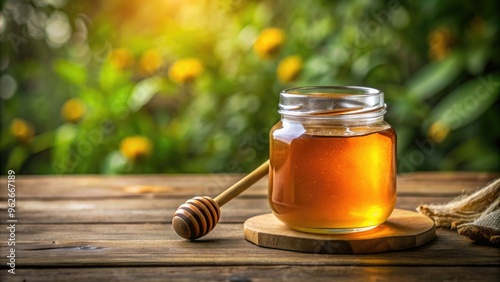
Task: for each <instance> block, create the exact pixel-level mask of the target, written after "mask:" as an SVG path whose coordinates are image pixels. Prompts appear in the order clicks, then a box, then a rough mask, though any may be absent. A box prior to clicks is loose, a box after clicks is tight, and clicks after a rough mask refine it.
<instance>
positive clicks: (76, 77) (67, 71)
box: [53, 59, 87, 86]
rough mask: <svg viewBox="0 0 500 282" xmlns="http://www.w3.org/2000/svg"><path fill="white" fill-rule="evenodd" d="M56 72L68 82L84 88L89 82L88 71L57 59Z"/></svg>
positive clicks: (54, 66)
mask: <svg viewBox="0 0 500 282" xmlns="http://www.w3.org/2000/svg"><path fill="white" fill-rule="evenodd" d="M53 68H54V71H55V72H56V73H57V74H58V75H59V76H61V77H62V78H64V79H66V80H67V81H69V82H71V83H73V84H75V85H80V86H83V85H84V84H85V82H86V81H87V70H86V68H85V67H82V66H80V65H77V64H75V63H73V62H70V61H67V60H63V59H57V60H55V61H54V64H53Z"/></svg>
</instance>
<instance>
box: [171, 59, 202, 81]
mask: <svg viewBox="0 0 500 282" xmlns="http://www.w3.org/2000/svg"><path fill="white" fill-rule="evenodd" d="M202 72H203V65H202V64H201V62H200V60H198V59H194V58H187V59H182V60H178V61H175V62H174V63H173V64H172V66H171V67H170V69H169V70H168V77H169V78H170V79H171V80H172V81H174V82H176V83H179V84H183V83H186V82H190V81H192V80H194V79H195V78H197V77H198V76H200V74H201V73H202Z"/></svg>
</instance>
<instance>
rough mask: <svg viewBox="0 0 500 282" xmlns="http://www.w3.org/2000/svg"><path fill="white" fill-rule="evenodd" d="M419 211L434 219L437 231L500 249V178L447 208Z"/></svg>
mask: <svg viewBox="0 0 500 282" xmlns="http://www.w3.org/2000/svg"><path fill="white" fill-rule="evenodd" d="M417 211H418V212H420V213H422V214H425V215H427V216H428V217H430V218H432V219H433V220H434V222H435V224H436V226H437V227H444V228H451V229H456V230H457V232H458V234H460V235H463V236H467V237H468V238H470V239H472V240H474V241H477V242H480V243H487V244H491V245H495V246H499V245H500V178H499V179H496V180H494V181H492V182H491V183H489V184H488V185H487V186H486V187H484V188H482V189H480V190H478V191H476V192H474V193H473V194H471V195H468V196H461V197H459V198H457V199H455V200H453V201H451V202H449V203H447V204H439V205H436V204H430V205H420V206H418V208H417Z"/></svg>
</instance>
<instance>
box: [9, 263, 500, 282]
mask: <svg viewBox="0 0 500 282" xmlns="http://www.w3.org/2000/svg"><path fill="white" fill-rule="evenodd" d="M6 272H7V271H6V270H2V272H1V274H0V279H1V280H2V281H33V282H37V281H42V282H45V281H63V282H66V281H72V282H80V281H85V282H87V281H151V282H153V281H161V282H163V281H234V282H245V281H273V282H274V281H319V280H321V281H332V280H333V279H334V280H335V281H419V282H420V281H469V282H476V281H477V282H487V281H498V277H500V268H498V267H458V266H450V267H433V266H423V267H380V266H377V267H371V266H367V267H344V266H310V267H308V266H287V265H284V266H218V267H215V266H206V267H200V266H198V267H192V266H191V267H113V268H85V269H81V268H51V269H33V268H31V269H25V268H23V269H18V270H17V272H16V275H15V276H14V275H10V276H8V275H7V274H6ZM7 278H9V280H7Z"/></svg>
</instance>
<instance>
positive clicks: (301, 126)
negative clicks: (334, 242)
mask: <svg viewBox="0 0 500 282" xmlns="http://www.w3.org/2000/svg"><path fill="white" fill-rule="evenodd" d="M278 112H279V113H280V114H281V121H280V122H278V123H277V124H276V125H275V126H274V127H273V128H272V129H271V133H270V171H269V203H270V206H271V209H272V211H273V213H274V214H275V216H276V217H277V218H278V219H279V220H280V221H282V222H283V223H285V224H286V225H287V226H289V227H290V228H292V229H295V230H299V231H304V232H311V233H350V232H358V231H365V230H369V229H372V228H375V227H376V226H378V225H380V224H382V223H383V222H385V221H386V220H387V218H389V216H390V214H391V213H392V211H393V209H394V205H395V203H396V134H395V132H394V130H393V129H392V128H391V126H390V125H389V124H388V123H386V122H385V121H384V114H385V112H386V105H385V104H384V94H383V92H381V91H379V90H377V89H373V88H366V87H353V86H343V87H341V86H338V87H335V86H331V87H329V86H325V87H321V86H318V87H299V88H292V89H287V90H284V91H283V92H281V93H280V104H279V111H278Z"/></svg>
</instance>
